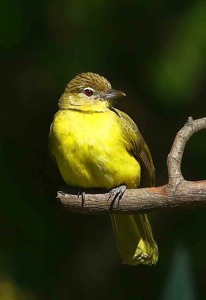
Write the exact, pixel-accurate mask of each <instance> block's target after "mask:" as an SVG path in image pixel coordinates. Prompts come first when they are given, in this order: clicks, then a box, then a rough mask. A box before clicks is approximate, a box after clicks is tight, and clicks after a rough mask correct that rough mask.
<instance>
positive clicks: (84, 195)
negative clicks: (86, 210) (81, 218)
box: [78, 189, 86, 207]
mask: <svg viewBox="0 0 206 300" xmlns="http://www.w3.org/2000/svg"><path fill="white" fill-rule="evenodd" d="M80 196H81V197H82V207H83V206H84V204H85V197H86V192H85V191H82V190H81V189H79V190H78V198H79V197H80Z"/></svg>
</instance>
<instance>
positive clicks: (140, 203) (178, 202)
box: [57, 117, 206, 213]
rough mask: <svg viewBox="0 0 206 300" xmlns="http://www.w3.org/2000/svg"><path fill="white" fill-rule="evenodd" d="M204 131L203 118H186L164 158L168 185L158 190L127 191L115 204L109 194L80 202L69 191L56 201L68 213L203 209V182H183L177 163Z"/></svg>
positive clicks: (94, 194)
mask: <svg viewBox="0 0 206 300" xmlns="http://www.w3.org/2000/svg"><path fill="white" fill-rule="evenodd" d="M202 129H206V118H202V119H198V120H194V121H193V119H192V117H189V118H188V120H187V122H186V124H185V126H184V127H183V128H182V129H181V130H180V131H179V132H178V133H177V135H176V137H175V140H174V143H173V145H172V149H171V151H170V154H169V155H168V160H167V165H168V175H169V182H168V184H166V185H163V186H161V187H150V188H143V189H128V190H126V192H125V193H124V196H123V198H122V200H121V201H120V202H119V204H118V203H116V202H114V205H113V206H112V207H111V203H109V202H108V201H107V199H108V197H109V194H108V193H105V192H99V191H98V193H97V191H93V192H92V193H91V191H89V192H88V193H87V194H86V201H85V203H84V206H83V207H82V202H81V201H80V199H79V198H78V197H77V192H76V191H74V190H73V189H69V190H68V191H64V192H58V194H57V198H58V199H59V200H60V201H61V203H62V204H63V205H64V206H65V207H66V208H67V209H69V210H71V211H75V212H80V213H85V212H87V213H111V212H112V213H120V212H121V213H134V212H135V213H137V212H138V213H143V212H152V211H157V210H162V209H172V208H176V207H181V208H186V207H194V206H195V207H197V206H206V180H202V181H186V180H185V179H184V177H183V176H182V173H181V161H182V156H183V152H184V148H185V145H186V143H187V141H188V140H189V138H190V137H191V136H192V135H193V134H194V133H196V132H198V131H200V130H202Z"/></svg>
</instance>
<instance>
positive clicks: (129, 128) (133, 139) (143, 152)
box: [114, 109, 155, 186]
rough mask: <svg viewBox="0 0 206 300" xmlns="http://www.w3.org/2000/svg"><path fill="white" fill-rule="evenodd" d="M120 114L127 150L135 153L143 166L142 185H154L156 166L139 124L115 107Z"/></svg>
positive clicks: (132, 153)
mask: <svg viewBox="0 0 206 300" xmlns="http://www.w3.org/2000/svg"><path fill="white" fill-rule="evenodd" d="M114 110H115V112H116V113H117V115H118V116H119V123H120V126H121V130H122V134H123V137H124V139H125V140H126V142H127V150H128V152H130V153H131V155H133V156H134V157H135V158H136V159H137V161H138V162H139V163H140V166H141V171H142V175H141V183H140V184H141V186H153V185H154V183H155V168H154V165H153V161H152V157H151V154H150V151H149V148H148V147H147V144H146V143H145V141H144V139H143V137H142V135H141V133H140V132H139V130H138V128H137V125H136V124H135V123H134V121H133V120H132V119H131V118H130V117H129V116H128V115H127V114H125V113H124V112H122V111H120V110H118V109H114Z"/></svg>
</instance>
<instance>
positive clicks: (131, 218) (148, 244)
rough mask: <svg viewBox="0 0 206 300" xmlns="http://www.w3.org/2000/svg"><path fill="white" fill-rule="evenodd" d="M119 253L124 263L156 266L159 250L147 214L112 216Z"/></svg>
mask: <svg viewBox="0 0 206 300" xmlns="http://www.w3.org/2000/svg"><path fill="white" fill-rule="evenodd" d="M111 221H112V225H113V229H114V233H115V238H116V244H117V248H118V251H119V253H120V255H121V257H122V260H123V263H126V264H130V265H137V264H147V265H152V264H156V262H157V260H158V248H157V244H156V242H155V241H154V239H153V235H152V230H151V226H150V223H149V220H148V218H147V216H146V215H145V214H141V215H138V214H137V215H125V214H115V215H111Z"/></svg>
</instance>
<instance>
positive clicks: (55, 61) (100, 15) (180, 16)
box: [0, 0, 206, 300]
mask: <svg viewBox="0 0 206 300" xmlns="http://www.w3.org/2000/svg"><path fill="white" fill-rule="evenodd" d="M0 15H1V17H0V20H1V21H0V22H1V26H0V32H1V34H0V49H1V56H0V60H1V75H2V76H1V98H0V99H1V108H0V179H1V189H0V190H1V197H0V294H1V297H2V298H1V299H3V300H4V299H6V300H39V299H49V300H50V299H51V300H66V299H77V300H79V299H108V300H109V299H120V300H122V299H165V300H168V299H169V300H170V299H171V300H173V299H187V300H188V299H189V300H190V299H191V300H192V299H205V285H206V276H205V274H206V255H205V248H206V234H205V232H206V211H205V210H204V209H193V210H178V211H177V210H174V211H171V212H162V213H158V214H157V213H156V214H152V216H151V219H152V224H153V231H154V236H155V239H156V241H157V243H158V245H159V252H160V258H159V262H158V264H157V265H156V266H155V267H148V266H142V265H140V266H137V267H128V266H125V265H122V264H121V260H120V257H119V255H118V253H117V250H116V248H115V242H114V237H113V233H112V230H111V224H110V220H109V218H108V216H86V215H79V214H73V213H70V212H67V211H64V210H63V208H62V207H61V206H60V205H58V203H57V201H56V198H55V197H56V191H57V190H58V188H59V186H60V185H61V184H62V179H61V177H60V175H59V172H58V170H57V167H56V165H55V163H53V162H52V160H51V158H50V156H49V153H48V146H47V143H48V132H49V126H50V123H51V122H52V118H53V115H54V114H55V112H56V111H57V102H58V99H59V97H60V95H61V93H63V90H64V88H65V86H66V84H67V83H68V81H70V80H71V79H72V78H73V77H74V76H76V75H77V74H78V73H81V72H88V71H90V72H97V73H99V74H101V75H104V76H105V77H106V78H107V79H108V80H109V81H110V82H111V83H112V86H113V87H114V88H117V89H121V90H123V91H125V92H126V94H127V98H124V99H120V100H119V101H118V103H117V107H118V108H120V109H122V110H124V111H125V112H127V113H128V114H129V115H130V116H131V117H132V118H133V119H134V120H135V122H136V123H137V124H138V126H139V128H140V130H141V132H142V134H143V136H144V137H145V139H146V141H147V143H148V145H149V148H150V149H151V152H152V155H153V159H154V163H155V166H156V177H157V180H156V184H157V185H160V184H164V183H166V182H167V169H166V158H167V155H168V153H169V151H170V147H171V145H172V142H173V139H174V137H175V134H176V133H177V131H178V130H179V129H180V128H181V127H182V126H183V124H184V123H185V122H186V120H187V117H188V116H190V115H192V116H193V117H194V118H200V117H204V116H205V111H206V101H205V93H206V85H205V80H206V71H205V70H206V68H205V67H206V51H205V50H206V17H205V16H206V3H205V2H203V1H196V0H193V1H181V2H180V1H177V0H175V1H174V0H170V1H151V0H148V1H147V0H144V1H137V0H136V1H132V0H128V1H122V0H118V1H116V0H113V1H110V0H98V1H97V0H90V1H83V0H78V1H69V0H67V1H66V0H58V1H57V0H53V1H48V0H47V1H40V0H36V1H26V0H15V1H14V0H11V1H6V0H4V1H0ZM205 151H206V142H205V133H204V132H202V133H198V134H196V135H195V136H194V137H193V138H192V139H191V140H190V141H189V143H188V144H187V147H186V150H185V153H184V158H183V165H182V169H183V174H184V176H185V178H186V179H190V180H198V179H204V177H205V166H206V156H205ZM6 297H7V298H6Z"/></svg>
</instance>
